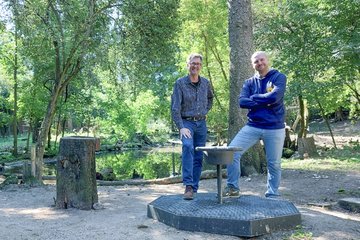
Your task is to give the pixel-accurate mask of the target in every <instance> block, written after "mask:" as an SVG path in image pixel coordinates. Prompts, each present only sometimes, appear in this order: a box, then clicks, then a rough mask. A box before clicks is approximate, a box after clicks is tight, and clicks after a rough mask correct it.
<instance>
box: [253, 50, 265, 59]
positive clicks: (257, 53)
mask: <svg viewBox="0 0 360 240" xmlns="http://www.w3.org/2000/svg"><path fill="white" fill-rule="evenodd" d="M259 55H264V56H265V57H266V58H267V59H269V56H268V54H267V53H266V52H265V51H256V52H254V53H253V55H251V61H252V60H253V59H254V58H255V57H257V56H259Z"/></svg>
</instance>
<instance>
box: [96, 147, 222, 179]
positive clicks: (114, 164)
mask: <svg viewBox="0 0 360 240" xmlns="http://www.w3.org/2000/svg"><path fill="white" fill-rule="evenodd" d="M96 168H97V171H101V170H102V169H105V168H112V169H113V171H114V173H115V175H116V178H117V179H118V180H122V179H133V178H143V179H155V178H164V177H169V176H175V175H179V174H181V150H180V149H177V148H175V149H172V148H157V149H152V150H151V151H138V150H137V151H124V152H121V153H116V154H113V153H111V154H102V155H98V156H96ZM209 169H215V167H214V166H211V165H207V164H206V162H205V161H204V162H203V170H209Z"/></svg>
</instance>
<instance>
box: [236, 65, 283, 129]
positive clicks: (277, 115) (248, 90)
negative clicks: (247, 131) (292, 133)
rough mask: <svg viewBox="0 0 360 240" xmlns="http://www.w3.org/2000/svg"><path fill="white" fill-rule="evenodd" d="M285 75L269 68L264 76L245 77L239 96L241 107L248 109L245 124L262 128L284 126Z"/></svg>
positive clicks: (279, 127)
mask: <svg viewBox="0 0 360 240" xmlns="http://www.w3.org/2000/svg"><path fill="white" fill-rule="evenodd" d="M285 88H286V76H285V75H284V74H282V73H280V72H279V71H278V70H275V69H271V70H270V71H269V72H268V73H267V74H266V76H265V77H264V78H261V77H260V76H259V75H258V74H255V75H254V76H253V77H252V78H250V79H247V80H246V81H245V83H244V85H243V88H242V90H241V93H240V96H239V104H240V107H241V108H247V109H249V112H248V114H247V117H248V123H247V125H249V126H252V127H256V128H262V129H281V128H284V127H285V106H284V93H285Z"/></svg>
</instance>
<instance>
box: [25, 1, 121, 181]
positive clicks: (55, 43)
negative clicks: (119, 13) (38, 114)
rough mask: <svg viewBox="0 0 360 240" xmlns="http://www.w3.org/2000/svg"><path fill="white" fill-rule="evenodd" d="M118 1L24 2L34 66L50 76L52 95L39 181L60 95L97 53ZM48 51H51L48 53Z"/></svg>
mask: <svg viewBox="0 0 360 240" xmlns="http://www.w3.org/2000/svg"><path fill="white" fill-rule="evenodd" d="M114 2H115V1H107V2H97V1H94V0H84V1H67V2H59V1H52V0H49V1H47V2H46V3H44V2H43V1H31V2H25V3H24V6H23V12H22V16H23V23H24V25H22V31H23V34H24V35H25V38H26V40H27V44H29V48H30V49H32V50H31V51H32V52H31V53H29V54H31V57H32V60H33V66H34V67H37V68H35V69H34V70H35V72H38V73H39V76H40V77H43V78H50V79H49V80H47V81H44V85H46V87H47V88H48V89H49V91H50V95H49V99H48V104H47V108H46V113H45V115H44V118H43V120H42V123H41V127H40V131H39V137H38V139H37V143H36V160H37V161H36V162H37V163H39V164H38V165H37V168H36V171H35V173H36V178H37V179H38V180H39V181H41V179H42V162H43V155H44V151H45V147H46V142H47V138H48V133H49V131H50V127H51V124H52V121H53V118H54V114H55V110H56V106H57V103H58V101H59V98H60V96H61V95H62V93H63V92H64V90H65V89H66V87H67V86H68V84H69V83H70V82H71V81H73V80H74V79H76V78H77V77H78V76H79V73H80V70H81V69H82V67H83V66H84V64H85V61H89V60H90V59H93V58H95V57H96V49H97V48H98V46H99V44H100V43H101V40H102V38H101V35H102V33H103V31H105V30H106V29H107V28H106V27H107V23H108V21H107V20H106V19H108V17H107V16H108V12H107V11H108V9H109V8H110V7H112V4H113V3H114ZM25 17H26V18H25ZM25 19H26V21H25ZM34 31H35V32H36V34H34V33H33V32H34ZM39 44H42V48H41V49H37V48H36V45H39ZM44 51H46V52H47V53H46V54H45V55H44ZM47 56H51V57H50V58H47ZM51 59H53V60H52V61H51ZM44 61H45V62H44Z"/></svg>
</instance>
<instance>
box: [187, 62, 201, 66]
mask: <svg viewBox="0 0 360 240" xmlns="http://www.w3.org/2000/svg"><path fill="white" fill-rule="evenodd" d="M190 65H191V66H201V63H199V62H191V63H190Z"/></svg>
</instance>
